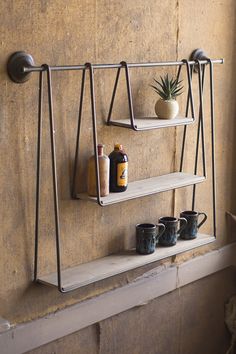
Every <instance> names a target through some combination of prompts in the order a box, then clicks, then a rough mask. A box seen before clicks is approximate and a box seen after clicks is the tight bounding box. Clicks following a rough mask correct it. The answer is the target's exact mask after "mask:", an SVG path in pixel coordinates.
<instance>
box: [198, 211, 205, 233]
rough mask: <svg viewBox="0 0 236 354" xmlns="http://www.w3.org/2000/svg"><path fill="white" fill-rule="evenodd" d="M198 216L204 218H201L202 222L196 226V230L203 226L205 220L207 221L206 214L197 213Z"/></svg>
mask: <svg viewBox="0 0 236 354" xmlns="http://www.w3.org/2000/svg"><path fill="white" fill-rule="evenodd" d="M199 215H204V218H203V220H202V221H201V222H200V223H199V224H198V226H197V227H198V229H199V228H200V227H201V226H202V225H203V224H204V222H205V221H206V219H207V214H206V213H198V216H199Z"/></svg>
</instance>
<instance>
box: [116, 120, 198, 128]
mask: <svg viewBox="0 0 236 354" xmlns="http://www.w3.org/2000/svg"><path fill="white" fill-rule="evenodd" d="M193 122H194V120H193V118H188V117H184V118H182V117H177V118H174V119H160V118H157V117H156V118H155V117H152V118H135V127H136V129H137V130H150V129H159V128H168V127H176V126H178V125H187V124H192V123H193ZM110 124H111V125H115V126H119V127H124V128H131V125H130V119H117V120H114V121H111V122H110ZM131 129H132V128H131Z"/></svg>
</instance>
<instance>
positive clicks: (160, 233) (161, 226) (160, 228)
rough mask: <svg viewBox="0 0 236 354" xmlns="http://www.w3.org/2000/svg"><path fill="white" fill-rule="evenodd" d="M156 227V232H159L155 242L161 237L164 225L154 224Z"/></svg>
mask: <svg viewBox="0 0 236 354" xmlns="http://www.w3.org/2000/svg"><path fill="white" fill-rule="evenodd" d="M156 226H157V227H158V231H159V233H158V234H157V235H156V241H157V240H158V239H159V237H161V235H163V233H164V231H165V229H166V227H165V225H164V224H161V223H159V224H156Z"/></svg>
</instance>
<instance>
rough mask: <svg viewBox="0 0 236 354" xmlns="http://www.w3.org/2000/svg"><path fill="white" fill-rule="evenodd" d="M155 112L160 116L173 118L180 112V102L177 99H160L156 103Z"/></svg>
mask: <svg viewBox="0 0 236 354" xmlns="http://www.w3.org/2000/svg"><path fill="white" fill-rule="evenodd" d="M155 112H156V115H157V117H158V118H163V119H172V118H175V117H176V116H177V114H178V113H179V104H178V102H177V101H176V100H166V101H165V100H162V99H159V100H158V101H157V102H156V104H155Z"/></svg>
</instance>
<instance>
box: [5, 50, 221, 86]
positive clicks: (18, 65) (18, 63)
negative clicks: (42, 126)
mask: <svg viewBox="0 0 236 354" xmlns="http://www.w3.org/2000/svg"><path fill="white" fill-rule="evenodd" d="M207 59H208V58H207V56H206V55H205V53H204V52H203V51H202V50H201V49H197V50H195V51H194V52H193V53H192V55H191V58H190V61H188V64H189V65H194V66H195V65H198V62H197V60H200V64H208V60H207ZM211 62H212V63H213V64H223V62H224V60H223V59H214V60H212V61H211ZM176 65H179V66H180V65H184V63H183V61H166V62H150V63H128V64H127V66H128V67H129V68H142V67H157V66H176ZM122 67H124V64H123V63H117V64H92V68H93V69H116V68H117V69H118V68H122ZM85 69H89V66H88V64H82V65H59V66H50V70H51V71H70V70H85ZM7 71H8V75H9V77H10V79H11V80H12V81H14V82H15V83H24V82H26V81H28V80H29V78H30V74H31V73H32V72H42V71H45V67H44V66H35V64H34V59H33V57H32V56H31V55H30V54H27V53H25V52H15V53H13V54H12V55H11V56H10V58H9V59H8V63H7Z"/></svg>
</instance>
